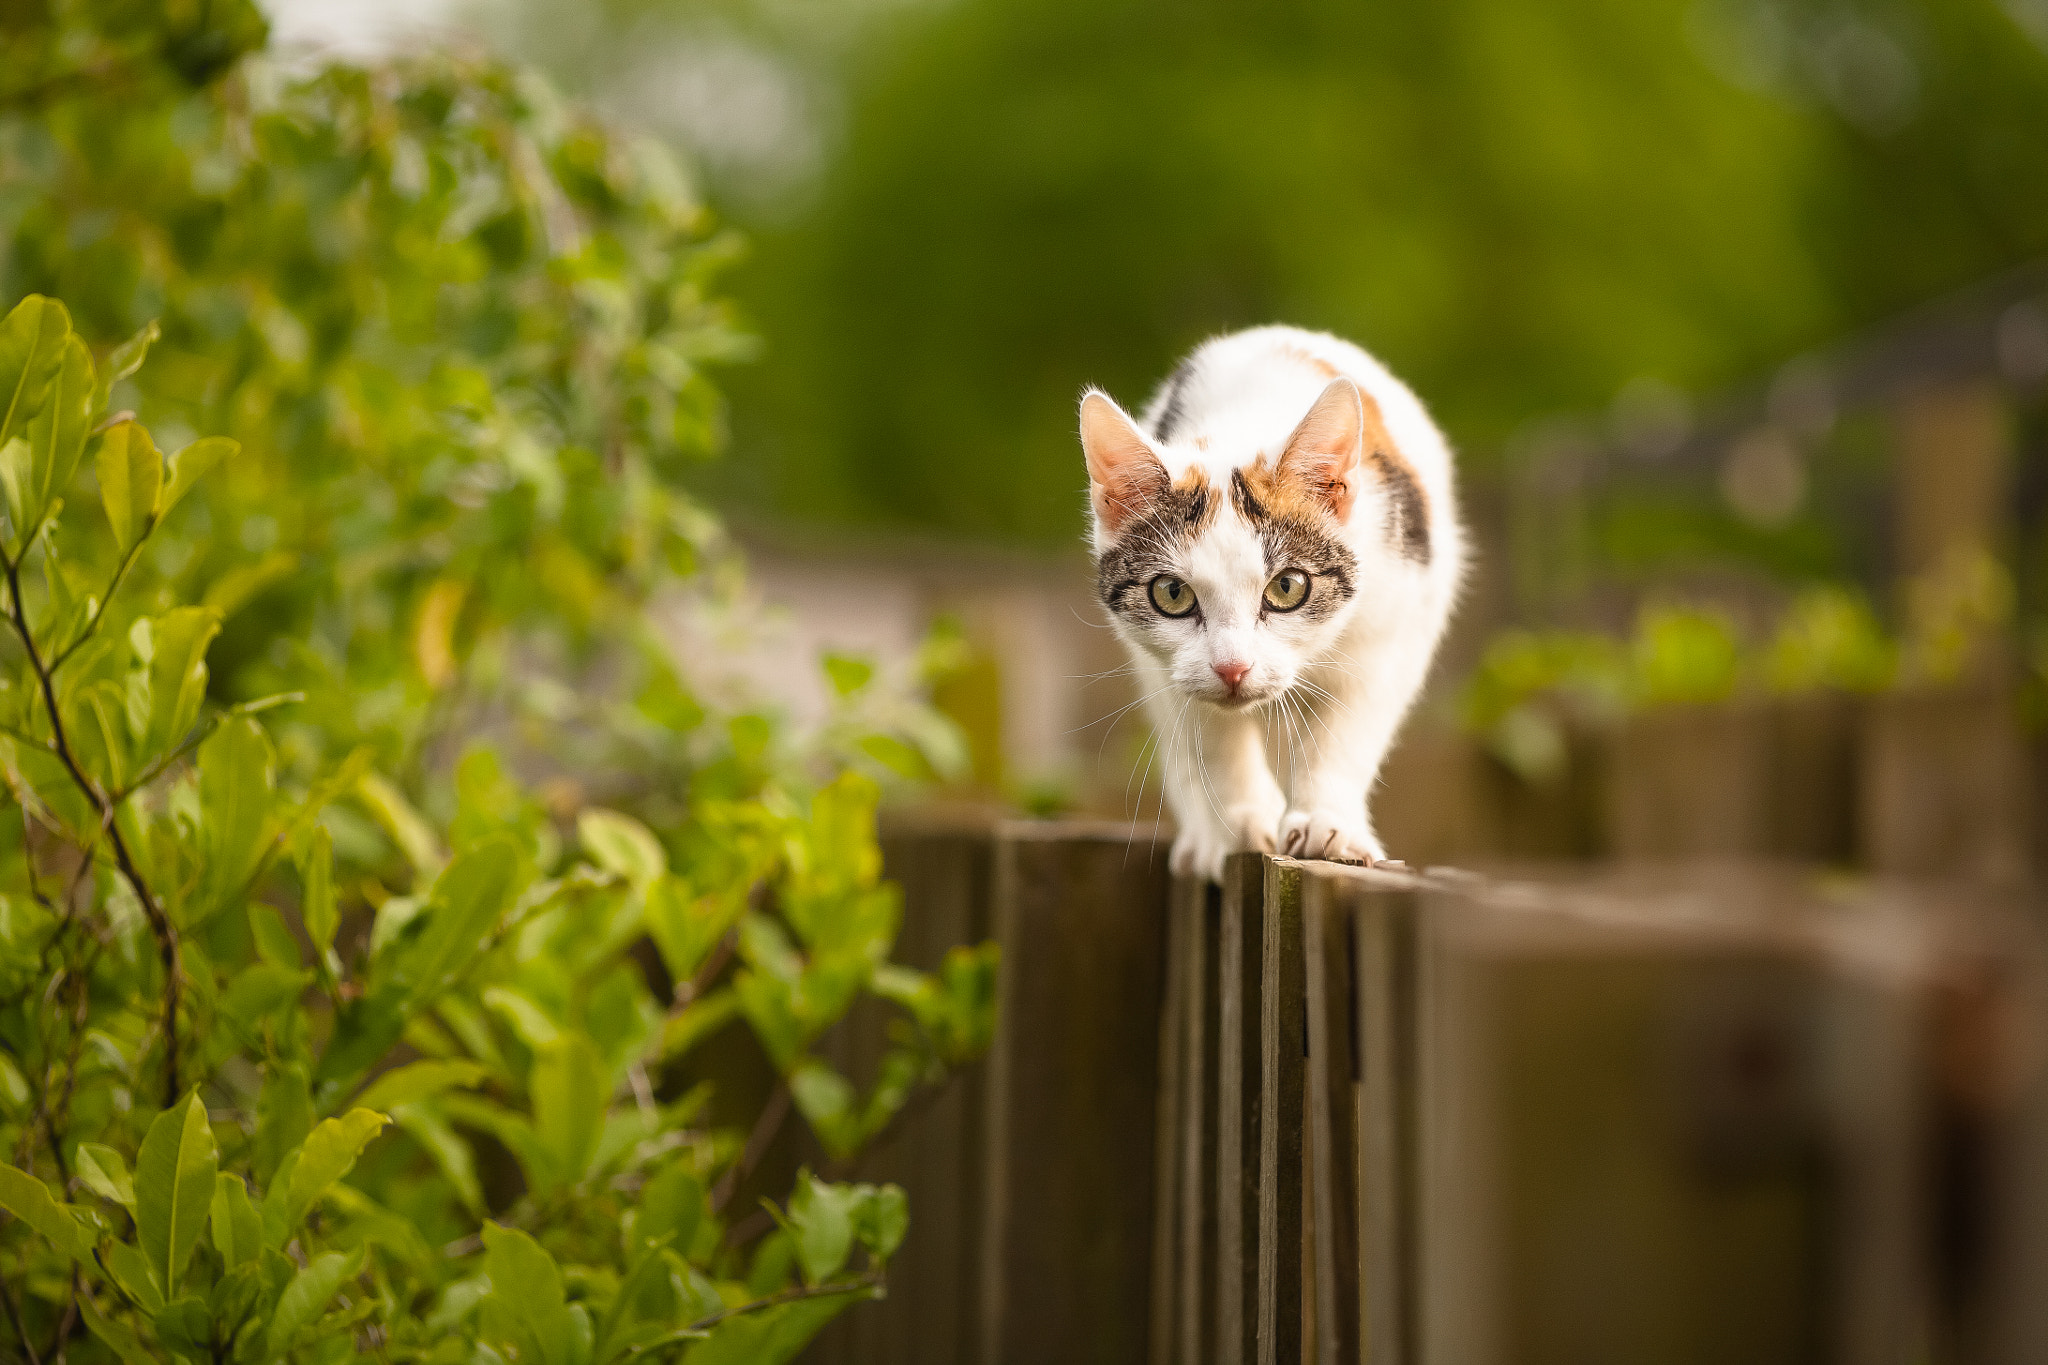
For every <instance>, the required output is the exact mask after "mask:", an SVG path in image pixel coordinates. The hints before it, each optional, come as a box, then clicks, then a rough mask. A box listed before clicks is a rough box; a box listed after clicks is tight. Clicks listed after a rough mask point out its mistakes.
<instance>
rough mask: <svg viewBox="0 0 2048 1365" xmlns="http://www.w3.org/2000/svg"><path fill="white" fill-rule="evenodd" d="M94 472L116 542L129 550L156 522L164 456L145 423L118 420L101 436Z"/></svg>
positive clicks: (120, 546) (94, 460) (117, 546)
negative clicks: (144, 425) (151, 437)
mask: <svg viewBox="0 0 2048 1365" xmlns="http://www.w3.org/2000/svg"><path fill="white" fill-rule="evenodd" d="M93 473H94V474H95V475H97V476H98V478H99V484H100V505H101V506H102V507H104V508H106V509H107V521H108V523H109V524H110V525H112V527H113V528H114V544H115V546H116V548H118V549H120V550H122V551H124V552H125V551H126V550H128V549H129V548H130V547H131V546H133V545H134V544H135V542H136V541H138V540H141V539H142V538H143V537H144V536H146V535H148V534H149V528H150V527H152V526H154V525H155V524H156V518H157V500H158V499H159V498H160V497H161V496H162V495H163V479H164V457H163V455H162V453H161V452H159V451H158V450H157V448H156V442H154V441H152V440H151V439H150V438H149V432H148V430H147V429H146V428H144V427H143V426H142V425H141V423H139V422H117V423H115V424H114V426H112V427H110V428H109V429H108V431H107V434H106V435H105V436H103V437H101V438H100V452H99V454H98V455H95V456H94V457H93Z"/></svg>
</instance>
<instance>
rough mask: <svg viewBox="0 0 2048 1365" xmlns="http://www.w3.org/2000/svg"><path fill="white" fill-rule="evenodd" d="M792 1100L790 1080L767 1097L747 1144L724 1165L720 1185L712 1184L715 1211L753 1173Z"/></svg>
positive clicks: (727, 1202)
mask: <svg viewBox="0 0 2048 1365" xmlns="http://www.w3.org/2000/svg"><path fill="white" fill-rule="evenodd" d="M789 1103H790V1093H789V1082H787V1081H782V1082H778V1083H777V1085H776V1087H775V1093H774V1094H772V1095H770V1096H769V1097H768V1103H766V1104H764V1105H762V1106H761V1113H760V1116H759V1117H757V1118H756V1119H755V1120H754V1131H753V1132H751V1133H749V1134H747V1145H746V1146H745V1147H744V1148H742V1149H741V1151H740V1154H739V1156H738V1157H737V1158H736V1159H735V1160H734V1161H733V1163H732V1165H730V1166H728V1167H726V1168H725V1174H724V1175H721V1176H720V1177H718V1184H716V1185H715V1186H713V1187H712V1190H711V1211H712V1212H713V1213H717V1212H719V1211H720V1210H721V1209H723V1208H724V1207H725V1206H726V1205H727V1204H729V1203H731V1202H732V1196H733V1192H734V1191H735V1190H737V1189H738V1188H739V1184H740V1182H741V1181H742V1180H745V1179H746V1178H747V1177H748V1176H749V1175H750V1174H752V1173H753V1170H754V1167H755V1166H756V1165H757V1164H758V1163H759V1162H760V1160H761V1158H762V1156H763V1155H764V1154H766V1152H767V1151H768V1144H769V1143H771V1142H773V1141H775V1135H776V1134H777V1133H778V1132H780V1131H782V1121H783V1120H784V1119H786V1118H788V1117H789Z"/></svg>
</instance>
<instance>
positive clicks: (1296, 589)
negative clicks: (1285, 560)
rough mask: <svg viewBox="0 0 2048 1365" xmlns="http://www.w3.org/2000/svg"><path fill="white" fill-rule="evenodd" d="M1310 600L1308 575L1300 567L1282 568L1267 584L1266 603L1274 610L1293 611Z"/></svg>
mask: <svg viewBox="0 0 2048 1365" xmlns="http://www.w3.org/2000/svg"><path fill="white" fill-rule="evenodd" d="M1306 601H1308V575H1307V574H1305V573H1303V572H1302V571H1301V570H1299V569H1282V570H1281V571H1280V572H1279V573H1276V574H1274V575H1273V581H1272V582H1270V583H1268V584H1267V585H1266V605H1267V606H1269V607H1271V608H1272V609H1273V610H1274V611H1293V610H1294V609H1295V608H1296V607H1298V606H1300V605H1301V604H1302V603H1304V602H1306Z"/></svg>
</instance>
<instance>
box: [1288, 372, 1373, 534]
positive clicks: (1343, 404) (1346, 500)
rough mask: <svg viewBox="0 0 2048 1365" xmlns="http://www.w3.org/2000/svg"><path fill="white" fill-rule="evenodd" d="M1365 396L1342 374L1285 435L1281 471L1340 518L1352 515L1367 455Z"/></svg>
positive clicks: (1343, 518)
mask: <svg viewBox="0 0 2048 1365" xmlns="http://www.w3.org/2000/svg"><path fill="white" fill-rule="evenodd" d="M1368 401H1369V400H1368V399H1367V398H1366V396H1365V395H1364V394H1363V393H1362V392H1360V391H1359V387H1358V385H1357V384H1356V383H1354V382H1352V381H1351V380H1350V379H1348V378H1344V377H1342V376H1340V377H1338V378H1336V379H1333V380H1331V381H1330V384H1329V387H1328V388H1325V389H1324V390H1323V392H1322V395H1321V396H1320V397H1319V398H1317V399H1316V401H1315V405H1314V406H1313V407H1311V408H1310V409H1309V410H1308V416H1306V417H1304V418H1302V419H1301V422H1300V424H1299V425H1298V426H1296V427H1295V428H1294V434H1293V435H1291V436H1289V437H1288V438H1287V449H1286V450H1285V451H1284V452H1282V453H1281V456H1280V467H1279V473H1280V475H1281V477H1282V478H1287V479H1292V480H1293V481H1294V482H1296V483H1297V484H1299V485H1301V486H1302V487H1304V488H1305V489H1306V490H1307V491H1308V493H1309V494H1310V496H1312V497H1313V498H1315V500H1316V501H1317V502H1319V503H1320V504H1322V505H1323V506H1324V507H1326V508H1328V509H1329V511H1330V513H1331V515H1333V516H1335V517H1336V518H1337V520H1339V521H1347V520H1349V519H1350V517H1351V504H1352V502H1353V501H1354V500H1355V498H1356V495H1357V479H1358V470H1359V466H1360V465H1361V464H1362V463H1363V461H1364V459H1365V435H1366V426H1367V424H1368V422H1369V421H1371V420H1372V418H1370V417H1368V415H1367V412H1366V403H1367V402H1368Z"/></svg>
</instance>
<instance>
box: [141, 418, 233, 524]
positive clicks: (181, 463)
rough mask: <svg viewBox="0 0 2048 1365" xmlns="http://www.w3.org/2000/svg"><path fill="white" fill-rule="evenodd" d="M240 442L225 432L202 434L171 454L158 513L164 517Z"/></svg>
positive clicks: (230, 453)
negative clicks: (219, 434) (226, 435)
mask: <svg viewBox="0 0 2048 1365" xmlns="http://www.w3.org/2000/svg"><path fill="white" fill-rule="evenodd" d="M240 449H241V446H240V444H239V443H237V442H234V441H230V440H229V439H228V438H227V437H225V436H203V437H201V438H200V439H199V440H196V441H194V442H193V443H192V444H191V445H189V446H186V447H185V448H184V449H183V450H181V451H179V452H178V453H177V454H175V455H173V456H171V458H170V463H169V465H168V467H167V469H166V472H167V473H168V474H169V475H170V479H169V482H168V483H167V484H166V485H165V486H164V497H163V506H161V507H160V508H158V509H157V516H159V517H167V516H169V515H170V514H171V509H172V508H173V507H176V506H177V505H178V500H179V499H180V498H182V497H184V496H185V495H186V494H187V493H189V492H191V491H192V485H193V484H195V483H198V482H199V480H200V479H201V478H203V477H204V476H205V475H206V472H207V471H208V470H210V469H212V468H213V467H214V466H215V465H217V464H219V463H220V462H221V461H222V460H225V459H226V458H227V457H228V456H230V455H232V454H234V453H235V452H236V451H238V450H240Z"/></svg>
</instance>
